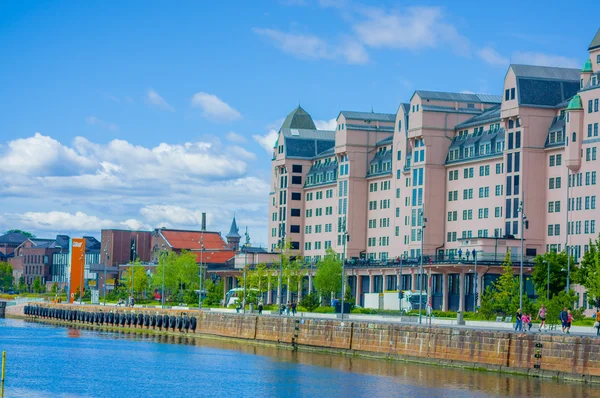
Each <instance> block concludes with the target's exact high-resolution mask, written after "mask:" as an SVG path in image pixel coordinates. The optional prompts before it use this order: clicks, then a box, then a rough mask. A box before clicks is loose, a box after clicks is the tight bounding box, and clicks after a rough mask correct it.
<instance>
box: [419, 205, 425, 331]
mask: <svg viewBox="0 0 600 398" xmlns="http://www.w3.org/2000/svg"><path fill="white" fill-rule="evenodd" d="M419 212H420V218H421V270H420V271H419V272H420V274H421V275H419V324H421V323H422V318H423V247H424V244H423V241H424V240H425V223H426V222H427V219H426V218H425V217H424V212H423V209H420V210H419Z"/></svg>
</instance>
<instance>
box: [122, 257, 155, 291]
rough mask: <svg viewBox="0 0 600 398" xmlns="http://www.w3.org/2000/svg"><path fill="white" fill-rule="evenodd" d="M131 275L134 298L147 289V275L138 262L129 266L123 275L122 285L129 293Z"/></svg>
mask: <svg viewBox="0 0 600 398" xmlns="http://www.w3.org/2000/svg"><path fill="white" fill-rule="evenodd" d="M132 273H133V290H134V297H139V295H140V294H141V293H143V292H145V291H146V290H147V289H148V282H149V278H148V274H146V270H145V269H144V267H142V266H141V264H140V262H139V261H136V262H135V263H134V265H133V266H129V267H128V268H127V269H126V270H125V272H124V275H123V279H124V282H123V284H124V286H125V288H126V289H128V290H129V291H131V279H132Z"/></svg>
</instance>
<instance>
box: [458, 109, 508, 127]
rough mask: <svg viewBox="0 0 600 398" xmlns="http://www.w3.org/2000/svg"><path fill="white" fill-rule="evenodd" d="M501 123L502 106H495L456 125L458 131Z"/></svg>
mask: <svg viewBox="0 0 600 398" xmlns="http://www.w3.org/2000/svg"><path fill="white" fill-rule="evenodd" d="M499 121H500V105H498V106H493V107H491V108H489V109H487V110H485V111H484V112H483V113H481V114H479V115H476V116H473V117H472V118H470V119H467V120H465V121H464V122H462V123H459V124H457V125H456V128H457V129H462V128H468V127H472V126H479V125H481V124H487V123H494V122H499Z"/></svg>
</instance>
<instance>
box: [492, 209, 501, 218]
mask: <svg viewBox="0 0 600 398" xmlns="http://www.w3.org/2000/svg"><path fill="white" fill-rule="evenodd" d="M494 217H496V218H500V217H502V207H501V206H497V207H496V208H495V209H494Z"/></svg>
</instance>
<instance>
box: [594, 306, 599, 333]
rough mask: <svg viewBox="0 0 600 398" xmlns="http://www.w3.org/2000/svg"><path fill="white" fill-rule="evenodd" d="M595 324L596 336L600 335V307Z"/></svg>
mask: <svg viewBox="0 0 600 398" xmlns="http://www.w3.org/2000/svg"><path fill="white" fill-rule="evenodd" d="M594 326H595V327H596V336H600V308H598V309H597V310H596V323H595V324H594Z"/></svg>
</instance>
